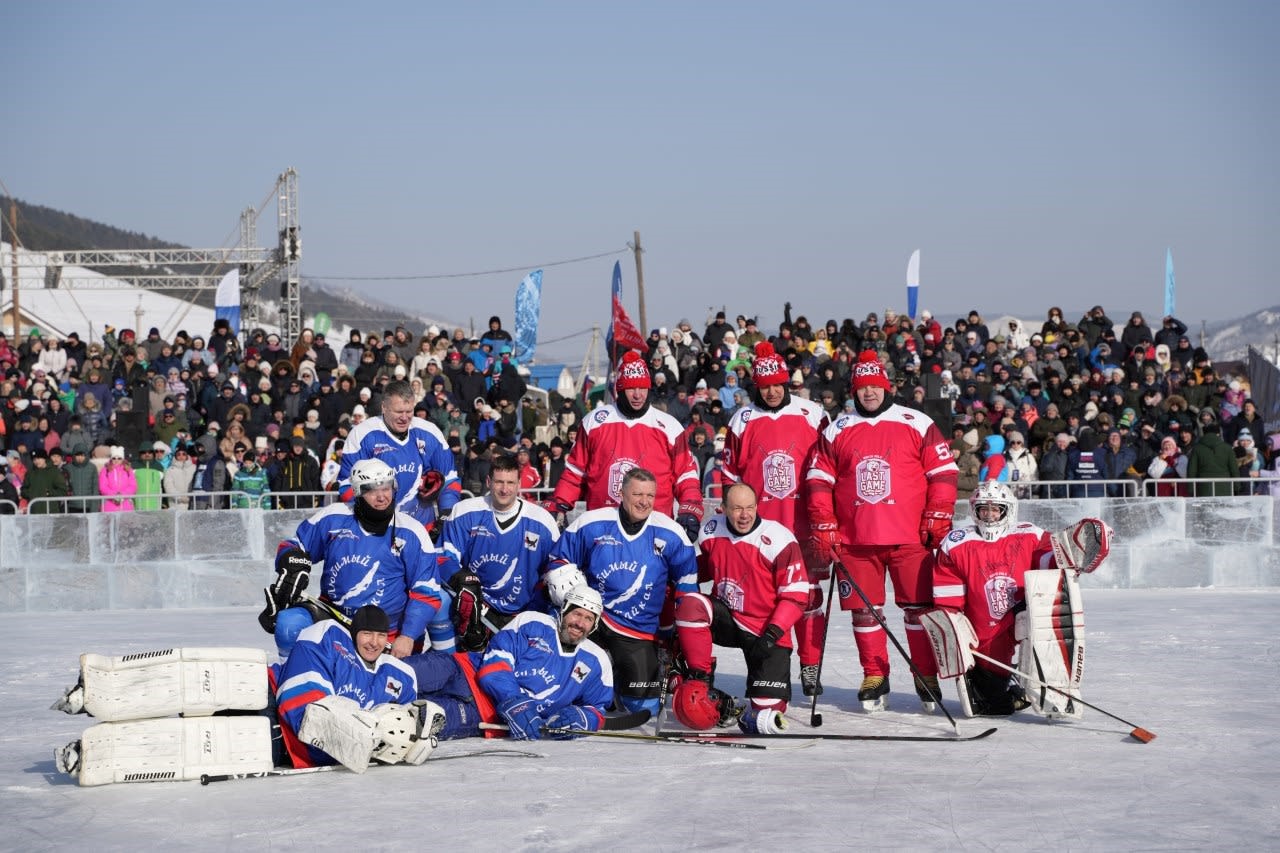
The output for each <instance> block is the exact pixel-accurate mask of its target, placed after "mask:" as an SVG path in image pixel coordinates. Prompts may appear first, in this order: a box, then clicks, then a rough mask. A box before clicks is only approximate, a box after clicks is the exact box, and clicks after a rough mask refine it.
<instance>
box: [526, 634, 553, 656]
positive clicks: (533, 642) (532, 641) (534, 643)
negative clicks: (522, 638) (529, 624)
mask: <svg viewBox="0 0 1280 853" xmlns="http://www.w3.org/2000/svg"><path fill="white" fill-rule="evenodd" d="M528 647H529V648H531V649H537V650H538V651H541V652H546V653H547V654H551V646H550V645H548V643H547V641H546V640H544V639H542V638H541V637H530V638H529V646H528Z"/></svg>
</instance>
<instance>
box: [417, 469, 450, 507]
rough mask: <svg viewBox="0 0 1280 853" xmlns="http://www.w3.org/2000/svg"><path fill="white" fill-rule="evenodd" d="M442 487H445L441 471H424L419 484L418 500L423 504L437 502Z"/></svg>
mask: <svg viewBox="0 0 1280 853" xmlns="http://www.w3.org/2000/svg"><path fill="white" fill-rule="evenodd" d="M442 486H444V475H443V474H441V473H440V472H439V471H424V472H423V474H422V479H421V480H420V481H419V482H418V500H420V501H422V502H423V503H427V502H429V501H433V500H435V497H436V495H438V494H440V488H441V487H442Z"/></svg>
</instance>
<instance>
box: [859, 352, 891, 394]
mask: <svg viewBox="0 0 1280 853" xmlns="http://www.w3.org/2000/svg"><path fill="white" fill-rule="evenodd" d="M868 385H878V386H880V387H881V388H883V389H884V390H886V391H890V390H892V389H893V383H892V382H890V381H889V374H887V373H885V372H884V365H883V364H881V363H880V357H879V356H877V355H876V353H875V350H864V351H863V353H862V355H860V356H858V361H857V363H856V364H854V365H853V390H854V391H857V390H858V389H859V388H866V387H867V386H868Z"/></svg>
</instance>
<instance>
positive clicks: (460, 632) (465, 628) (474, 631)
mask: <svg viewBox="0 0 1280 853" xmlns="http://www.w3.org/2000/svg"><path fill="white" fill-rule="evenodd" d="M449 588H450V589H451V590H452V591H453V604H451V605H450V607H449V618H450V620H451V621H452V622H453V630H454V633H455V634H456V635H457V642H458V649H459V650H461V651H464V652H478V651H481V650H482V649H484V647H485V646H486V645H487V644H488V642H489V632H488V631H487V630H486V629H485V627H484V624H483V623H482V622H481V620H480V617H481V614H482V613H483V610H484V597H483V594H482V591H481V588H480V579H479V578H478V577H476V576H475V575H473V574H471V573H470V572H468V571H467V570H466V569H460V570H459V571H457V572H455V573H454V575H453V577H451V578H450V579H449Z"/></svg>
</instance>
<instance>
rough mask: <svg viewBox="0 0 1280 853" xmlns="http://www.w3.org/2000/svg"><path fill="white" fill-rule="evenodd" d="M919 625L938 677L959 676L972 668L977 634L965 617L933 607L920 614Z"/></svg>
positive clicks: (952, 611)
mask: <svg viewBox="0 0 1280 853" xmlns="http://www.w3.org/2000/svg"><path fill="white" fill-rule="evenodd" d="M920 627H922V628H924V631H925V634H927V635H928V637H929V645H930V646H931V647H932V648H933V659H934V660H935V661H937V664H938V677H939V678H959V677H960V676H962V675H964V674H965V673H966V672H968V671H969V670H970V669H972V668H973V647H974V646H976V645H977V644H978V637H977V635H976V634H975V633H974V631H973V624H972V623H971V622H970V621H969V617H967V616H965V615H964V614H963V613H959V612H956V611H954V610H943V609H941V608H935V609H934V610H929V611H926V612H925V613H921V614H920Z"/></svg>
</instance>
